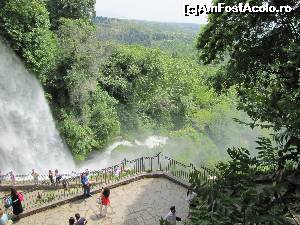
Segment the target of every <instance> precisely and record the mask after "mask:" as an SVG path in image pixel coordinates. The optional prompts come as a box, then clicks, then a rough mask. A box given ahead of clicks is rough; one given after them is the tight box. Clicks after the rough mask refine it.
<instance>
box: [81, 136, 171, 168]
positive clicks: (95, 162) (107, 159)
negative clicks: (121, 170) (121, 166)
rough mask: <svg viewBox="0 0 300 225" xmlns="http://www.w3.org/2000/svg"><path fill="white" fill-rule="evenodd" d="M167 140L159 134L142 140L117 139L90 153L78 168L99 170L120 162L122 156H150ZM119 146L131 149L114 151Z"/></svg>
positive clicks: (129, 157) (131, 157) (130, 157)
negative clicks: (98, 150)
mask: <svg viewBox="0 0 300 225" xmlns="http://www.w3.org/2000/svg"><path fill="white" fill-rule="evenodd" d="M167 141H168V138H167V137H161V136H149V137H148V138H146V139H145V140H143V141H140V140H134V141H133V142H129V141H125V140H123V141H117V142H115V143H113V144H111V145H110V146H109V147H108V148H107V149H105V150H104V151H103V152H94V153H92V154H91V155H90V157H89V158H90V159H89V160H87V161H85V162H83V163H82V164H81V165H80V166H79V168H80V170H81V171H83V170H84V169H92V170H99V169H103V168H106V167H109V166H112V165H114V164H118V163H120V162H121V161H122V160H123V159H124V158H127V159H134V158H137V157H140V156H147V155H149V156H152V155H154V154H155V153H153V151H149V150H153V149H155V148H157V147H159V146H162V145H165V144H166V143H167ZM119 146H125V147H129V148H130V149H131V151H130V152H126V153H124V152H122V151H121V152H119V151H114V150H116V149H117V148H118V147H119Z"/></svg>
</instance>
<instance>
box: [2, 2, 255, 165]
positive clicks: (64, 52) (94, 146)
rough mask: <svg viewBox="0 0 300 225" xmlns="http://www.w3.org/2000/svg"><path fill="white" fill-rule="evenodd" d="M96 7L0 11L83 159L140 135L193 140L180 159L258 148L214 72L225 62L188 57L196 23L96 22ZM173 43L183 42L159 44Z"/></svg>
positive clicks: (9, 36)
mask: <svg viewBox="0 0 300 225" xmlns="http://www.w3.org/2000/svg"><path fill="white" fill-rule="evenodd" d="M93 4H94V3H93V1H91V0H85V1H81V2H80V4H79V2H78V1H76V0H73V1H63V0H57V1H40V0H33V1H27V0H19V1H12V0H5V1H2V2H1V9H0V28H1V36H2V37H3V38H4V39H5V40H6V41H7V43H8V44H9V45H10V46H11V47H12V48H13V49H14V50H15V51H16V52H17V54H18V55H19V56H20V57H21V58H22V59H23V60H24V62H25V63H26V66H27V67H28V68H29V69H30V70H32V71H33V72H34V73H36V74H37V77H38V78H39V80H40V81H41V82H42V84H43V87H44V89H45V92H46V95H47V98H48V100H49V102H50V105H51V108H52V111H53V114H54V117H55V120H56V121H57V125H58V128H59V129H60V132H61V135H62V136H63V138H64V139H65V141H66V143H67V144H68V146H69V147H70V150H71V151H72V153H73V155H74V157H75V158H76V159H78V160H82V159H84V158H85V157H87V155H88V154H89V153H90V152H91V151H93V150H101V149H103V148H105V147H106V146H107V145H108V144H109V143H110V142H111V141H113V139H114V138H115V137H117V136H120V135H121V136H123V137H126V138H131V137H135V136H136V135H137V134H140V133H156V134H165V135H168V136H173V137H180V138H188V139H189V140H191V141H192V143H194V146H193V147H191V149H190V150H187V151H186V152H185V153H186V154H185V153H182V154H181V157H182V158H183V157H185V158H190V159H191V158H195V155H196V156H197V157H196V158H201V160H202V161H204V160H206V161H215V160H217V159H221V158H224V157H225V154H224V148H226V147H230V146H232V145H234V144H242V145H243V146H245V147H249V148H251V149H253V143H252V140H253V139H254V136H255V134H254V133H251V132H249V129H248V128H242V126H240V125H238V124H234V123H233V122H232V119H231V118H232V117H237V118H239V119H243V120H245V118H244V117H245V115H244V114H242V113H241V112H238V111H236V110H235V104H236V101H235V91H234V89H232V90H231V91H230V92H227V93H226V94H223V95H220V96H218V95H217V94H216V92H215V91H214V90H213V89H212V88H211V87H210V85H209V84H210V80H209V79H208V78H212V77H214V76H215V73H216V71H217V70H218V66H200V65H199V64H198V63H197V62H196V60H194V59H195V55H194V54H192V55H191V52H193V51H192V49H193V38H194V37H195V34H196V32H197V27H195V25H191V24H186V25H184V24H162V23H151V22H144V21H142V22H137V21H126V20H124V21H123V20H116V19H108V18H103V17H96V18H94V19H93V22H94V24H93V23H92V18H93V13H94V8H93ZM61 8H63V9H64V10H56V9H61ZM11 15H13V16H11ZM197 26H198V25H197ZM139 34H141V35H139ZM107 40H109V41H107ZM145 41H146V42H145ZM147 41H149V43H150V44H148V43H147ZM169 41H172V42H173V41H174V43H179V45H177V44H174V45H170V46H168V47H167V48H164V47H163V48H161V49H162V50H159V49H158V48H157V47H161V46H162V45H164V46H165V43H167V42H169ZM127 44H131V45H127ZM137 44H139V45H137ZM141 45H143V46H141ZM185 46H188V47H187V48H186V47H185ZM183 49H185V51H183ZM177 53H178V54H177ZM179 53H180V54H179ZM246 120H247V119H246ZM228 127H230V128H231V130H230V131H229V130H228V129H226V128H228ZM232 134H234V135H232ZM249 135H251V137H249ZM199 146H201V149H199V148H198V147H199Z"/></svg>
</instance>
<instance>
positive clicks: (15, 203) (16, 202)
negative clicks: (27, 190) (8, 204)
mask: <svg viewBox="0 0 300 225" xmlns="http://www.w3.org/2000/svg"><path fill="white" fill-rule="evenodd" d="M10 196H11V200H12V208H13V214H14V215H15V216H17V217H18V215H19V214H21V213H22V212H23V207H22V203H21V201H22V200H23V199H21V198H20V196H21V194H19V193H18V192H17V190H16V189H15V188H11V193H10Z"/></svg>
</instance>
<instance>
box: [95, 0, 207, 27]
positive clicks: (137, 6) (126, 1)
mask: <svg viewBox="0 0 300 225" xmlns="http://www.w3.org/2000/svg"><path fill="white" fill-rule="evenodd" d="M195 2H196V3H197V4H201V5H203V4H207V5H210V4H211V3H210V2H211V0H96V13H97V16H103V17H113V18H119V19H138V20H148V21H160V22H179V23H197V24H203V23H206V21H207V19H206V18H207V17H206V15H200V16H197V17H196V16H189V17H186V16H184V8H185V7H184V5H186V4H190V5H191V3H194V4H195Z"/></svg>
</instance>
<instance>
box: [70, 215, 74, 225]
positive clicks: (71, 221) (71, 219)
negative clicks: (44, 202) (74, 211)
mask: <svg viewBox="0 0 300 225" xmlns="http://www.w3.org/2000/svg"><path fill="white" fill-rule="evenodd" d="M69 225H75V219H74V217H70V219H69Z"/></svg>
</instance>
